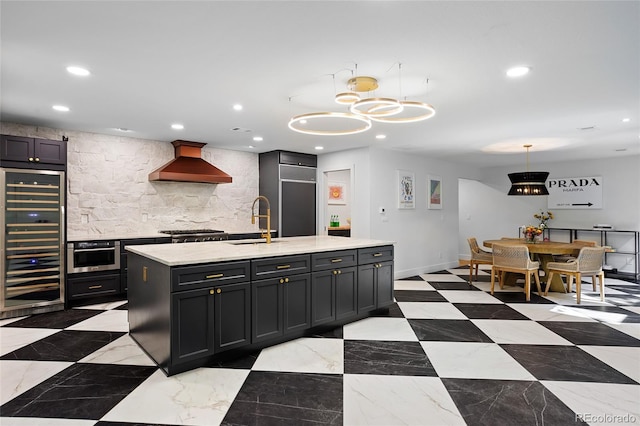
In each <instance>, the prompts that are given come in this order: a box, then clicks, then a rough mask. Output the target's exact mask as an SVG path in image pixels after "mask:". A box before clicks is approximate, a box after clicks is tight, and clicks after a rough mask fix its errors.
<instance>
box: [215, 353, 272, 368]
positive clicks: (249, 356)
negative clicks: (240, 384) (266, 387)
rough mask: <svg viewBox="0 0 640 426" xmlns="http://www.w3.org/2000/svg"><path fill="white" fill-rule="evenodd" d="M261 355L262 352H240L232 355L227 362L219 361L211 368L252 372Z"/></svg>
mask: <svg viewBox="0 0 640 426" xmlns="http://www.w3.org/2000/svg"><path fill="white" fill-rule="evenodd" d="M259 355H260V350H258V351H251V352H247V353H243V352H240V353H237V354H233V355H230V356H229V358H228V359H226V360H218V361H216V362H214V363H213V364H212V365H210V366H211V367H213V368H238V369H241V370H250V369H251V368H252V367H253V364H255V362H256V360H257V359H258V356H259Z"/></svg>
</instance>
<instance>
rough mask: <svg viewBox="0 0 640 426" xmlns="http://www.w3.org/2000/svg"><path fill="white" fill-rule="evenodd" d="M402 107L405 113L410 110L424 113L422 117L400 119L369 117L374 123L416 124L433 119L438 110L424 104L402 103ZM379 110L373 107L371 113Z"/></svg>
mask: <svg viewBox="0 0 640 426" xmlns="http://www.w3.org/2000/svg"><path fill="white" fill-rule="evenodd" d="M400 105H401V106H402V107H403V110H405V111H406V110H409V109H414V110H422V111H423V113H422V114H420V115H414V116H402V117H398V116H393V117H387V116H380V115H369V116H368V117H369V118H371V119H372V120H373V121H378V122H380V123H414V122H416V121H422V120H427V119H429V118H431V117H433V116H434V115H436V109H435V108H434V107H433V106H432V105H429V104H425V103H424V102H418V101H400ZM377 109H378V107H373V108H371V110H370V112H375V111H376V110H377Z"/></svg>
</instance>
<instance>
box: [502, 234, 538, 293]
mask: <svg viewBox="0 0 640 426" xmlns="http://www.w3.org/2000/svg"><path fill="white" fill-rule="evenodd" d="M491 249H492V250H493V266H492V267H491V294H493V289H494V286H495V277H496V275H499V279H500V288H502V275H503V274H504V273H506V272H512V273H513V272H515V273H518V274H524V293H525V297H526V300H527V302H528V301H530V300H531V276H532V275H533V277H534V279H535V281H536V286H537V287H538V295H542V290H541V288H540V276H539V275H538V271H539V269H540V262H534V261H532V260H531V258H530V257H529V248H528V247H527V246H526V245H524V244H498V243H495V244H493V246H492V247H491Z"/></svg>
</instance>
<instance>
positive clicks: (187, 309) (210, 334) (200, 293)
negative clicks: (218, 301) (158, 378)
mask: <svg viewBox="0 0 640 426" xmlns="http://www.w3.org/2000/svg"><path fill="white" fill-rule="evenodd" d="M214 306H215V305H214V290H213V289H199V290H190V291H180V292H177V293H174V294H172V295H171V364H172V365H178V364H182V363H185V362H189V361H193V360H197V359H199V358H203V357H207V356H210V355H213V353H214V324H215V322H214Z"/></svg>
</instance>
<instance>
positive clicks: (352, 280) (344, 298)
mask: <svg viewBox="0 0 640 426" xmlns="http://www.w3.org/2000/svg"><path fill="white" fill-rule="evenodd" d="M357 277H358V268H356V267H355V266H354V267H351V268H341V269H340V273H339V274H337V275H336V276H335V281H336V320H345V319H348V318H353V317H355V316H356V314H357V313H358V305H357V301H358V288H357V286H358V278H357Z"/></svg>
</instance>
